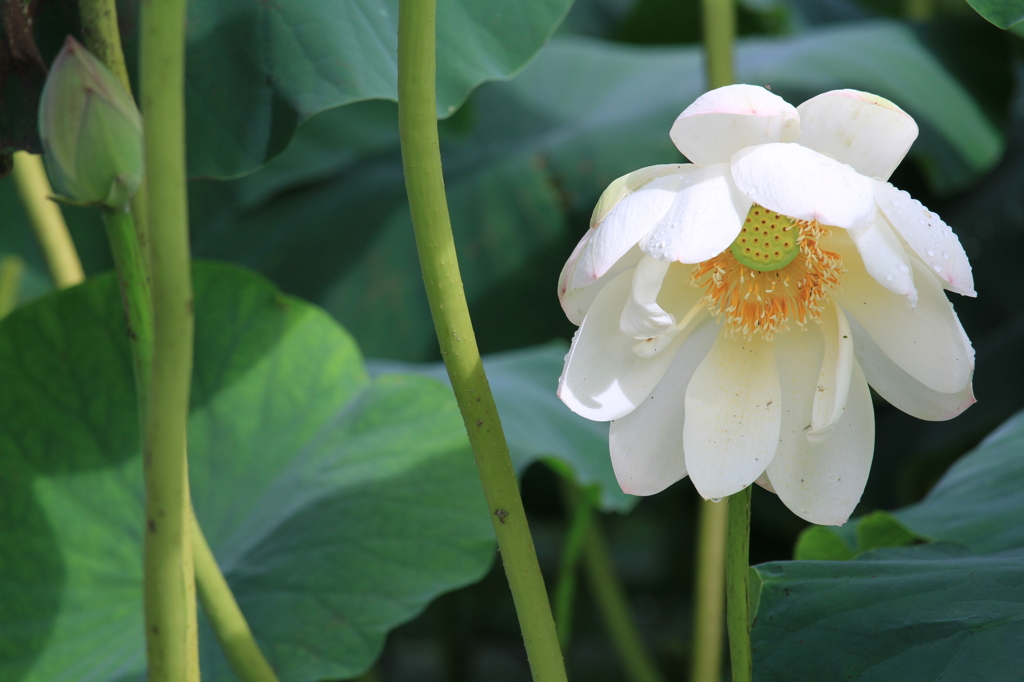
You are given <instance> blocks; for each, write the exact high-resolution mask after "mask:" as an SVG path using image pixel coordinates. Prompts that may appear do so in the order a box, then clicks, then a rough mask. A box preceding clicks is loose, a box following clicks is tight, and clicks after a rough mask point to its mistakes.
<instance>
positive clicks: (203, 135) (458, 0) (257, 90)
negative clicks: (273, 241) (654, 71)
mask: <svg viewBox="0 0 1024 682" xmlns="http://www.w3.org/2000/svg"><path fill="white" fill-rule="evenodd" d="M570 4H571V0H531V1H529V2H527V1H525V0H519V1H517V2H509V1H508V0H440V1H439V2H438V8H437V15H438V16H437V27H438V36H437V63H438V67H437V107H438V115H439V116H441V117H444V116H448V115H450V114H451V113H452V112H453V111H455V109H456V108H457V107H458V106H459V105H460V104H462V102H463V101H464V100H465V99H466V97H467V96H468V95H469V93H470V92H471V91H472V90H473V88H475V87H477V86H478V85H480V84H481V83H483V82H485V81H490V80H496V79H503V78H508V77H509V76H511V75H512V74H514V73H516V72H517V71H519V69H521V68H522V67H523V65H524V64H525V63H526V62H527V61H529V60H530V59H531V58H532V57H533V56H534V54H536V52H537V51H538V50H539V49H540V48H541V46H542V45H543V44H544V42H545V41H547V39H548V38H549V37H550V36H551V34H552V33H553V32H554V30H555V28H556V27H557V26H558V23H559V22H560V21H561V19H562V17H563V16H564V15H565V13H566V12H567V11H568V9H569V6H570ZM124 9H125V10H127V11H122V16H121V24H122V26H137V16H136V15H135V12H136V11H137V8H135V7H134V6H133V7H129V8H124ZM397 32H398V3H397V2H395V1H394V0H352V1H351V2H345V3H342V4H340V5H339V4H338V3H337V2H333V1H332V0H293V1H291V2H286V3H259V2H240V1H239V0H209V1H207V2H192V3H189V7H188V36H187V41H188V42H187V45H186V54H185V58H186V70H187V71H186V73H187V81H186V94H187V97H186V107H187V121H186V123H187V128H188V150H189V160H188V171H189V175H190V176H193V177H196V176H198V177H230V176H236V175H239V174H242V173H245V172H247V171H250V170H252V169H253V168H256V167H257V166H260V165H262V164H263V163H265V162H266V161H268V160H270V159H271V158H273V157H274V156H276V155H277V154H278V153H280V152H281V151H282V150H283V149H284V148H285V147H286V146H287V144H288V141H289V140H290V139H291V137H292V134H293V133H294V132H295V128H296V126H297V125H298V124H300V123H301V122H302V121H304V120H306V119H307V118H309V117H310V116H312V115H314V114H316V113H318V112H320V111H323V110H325V109H330V108H332V107H338V106H342V105H345V104H351V103H353V102H359V101H363V100H368V99H390V100H397V96H398V91H397V79H398V70H397V58H396V50H397V47H398V40H397ZM137 39H138V36H137V35H136V34H135V33H134V32H132V33H131V34H130V35H127V36H125V53H126V54H128V55H134V54H136V52H137V48H136V42H137Z"/></svg>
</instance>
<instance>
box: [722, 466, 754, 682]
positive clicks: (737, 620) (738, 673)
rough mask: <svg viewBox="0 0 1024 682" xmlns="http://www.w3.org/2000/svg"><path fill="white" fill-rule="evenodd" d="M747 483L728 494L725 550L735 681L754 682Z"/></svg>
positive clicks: (748, 495) (728, 617) (731, 650)
mask: <svg viewBox="0 0 1024 682" xmlns="http://www.w3.org/2000/svg"><path fill="white" fill-rule="evenodd" d="M752 489H753V486H747V487H746V488H744V489H743V490H741V491H740V492H738V493H736V494H734V495H732V496H730V497H729V534H728V536H729V540H728V549H727V551H726V564H725V580H726V588H725V590H726V596H727V602H728V605H727V607H726V612H727V619H728V628H729V659H730V662H731V666H732V682H751V680H752V679H753V675H754V671H753V666H754V664H753V659H752V657H751V653H750V578H749V568H748V566H749V564H750V495H751V491H752Z"/></svg>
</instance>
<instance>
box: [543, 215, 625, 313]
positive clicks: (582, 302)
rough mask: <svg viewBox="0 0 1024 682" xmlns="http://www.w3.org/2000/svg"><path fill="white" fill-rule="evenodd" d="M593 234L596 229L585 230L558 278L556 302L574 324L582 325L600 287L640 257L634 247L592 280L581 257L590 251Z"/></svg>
mask: <svg viewBox="0 0 1024 682" xmlns="http://www.w3.org/2000/svg"><path fill="white" fill-rule="evenodd" d="M596 233H597V231H596V230H587V233H586V234H584V235H583V238H582V239H580V242H579V244H577V245H576V248H575V249H574V250H573V252H572V255H570V256H569V260H567V261H565V265H563V266H562V272H561V273H560V274H559V275H558V300H559V302H560V303H561V304H562V310H564V311H565V316H566V317H568V318H569V321H570V322H572V323H573V324H575V325H580V324H582V323H583V318H584V317H585V316H586V314H587V310H589V309H590V306H591V304H593V302H594V299H595V298H596V297H597V292H599V291H601V287H603V286H604V285H605V284H607V283H608V282H610V281H611V280H612V279H614V278H615V276H616V275H618V274H620V273H623V272H625V271H626V270H630V269H632V268H635V267H636V264H637V263H638V262H640V259H641V258H642V257H643V255H644V254H643V251H641V250H640V247H638V246H634V247H633V248H632V249H630V250H629V251H627V252H626V255H624V256H623V257H622V258H620V259H619V260H618V261H616V262H615V265H613V266H612V267H611V268H609V270H608V271H607V272H606V273H604V274H603V275H601V277H599V278H598V279H596V280H595V279H594V278H592V277H591V276H590V275H589V274H588V273H586V272H584V268H583V266H582V264H581V258H582V256H583V254H584V253H585V252H586V251H587V250H588V249H589V248H590V242H591V240H592V239H593V238H594V235H595V234H596Z"/></svg>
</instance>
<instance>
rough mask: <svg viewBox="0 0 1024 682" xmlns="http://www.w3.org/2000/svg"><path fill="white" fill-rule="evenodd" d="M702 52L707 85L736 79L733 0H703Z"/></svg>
mask: <svg viewBox="0 0 1024 682" xmlns="http://www.w3.org/2000/svg"><path fill="white" fill-rule="evenodd" d="M701 9H702V11H703V17H704V55H705V66H706V69H707V77H708V89H709V90H714V89H715V88H720V87H722V86H725V85H732V84H733V83H734V82H735V81H736V76H735V75H734V72H733V45H734V44H735V43H736V8H735V7H734V6H733V0H703V2H702V4H701Z"/></svg>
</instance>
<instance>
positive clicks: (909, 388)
mask: <svg viewBox="0 0 1024 682" xmlns="http://www.w3.org/2000/svg"><path fill="white" fill-rule="evenodd" d="M850 326H851V328H852V332H853V339H854V353H855V354H856V356H857V362H858V363H859V364H860V366H861V368H862V369H863V370H864V376H865V377H866V378H867V380H868V383H869V384H871V387H872V388H874V389H875V390H876V391H877V392H878V395H880V396H882V397H883V398H884V399H885V400H886V402H888V403H890V404H891V405H893V406H894V407H896V408H898V409H900V410H902V411H903V412H906V413H907V414H909V415H910V416H912V417H917V418H918V419H924V420H926V421H945V420H947V419H952V418H953V417H955V416H957V415H959V414H960V413H961V412H963V411H964V410H966V409H967V408H968V407H970V406H971V405H973V404H974V403H975V402H976V400H975V399H974V387H973V385H972V383H971V382H970V381H968V382H967V385H966V386H964V387H963V388H962V389H961V390H959V391H957V392H955V393H940V392H938V391H933V390H932V389H930V388H928V387H927V386H925V385H924V384H922V383H921V382H920V381H918V380H917V379H914V378H913V377H912V376H910V375H909V374H907V373H906V372H904V371H903V370H902V369H900V366H899V365H897V364H896V363H895V362H893V361H892V360H890V359H889V357H888V356H887V355H886V354H885V353H883V352H882V351H881V349H880V348H879V347H878V345H877V344H876V343H875V342H874V341H873V340H872V339H871V337H870V336H869V335H868V333H867V332H865V331H864V328H863V327H861V326H860V325H859V324H857V321H856V320H851V321H850Z"/></svg>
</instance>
